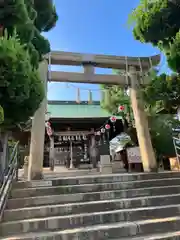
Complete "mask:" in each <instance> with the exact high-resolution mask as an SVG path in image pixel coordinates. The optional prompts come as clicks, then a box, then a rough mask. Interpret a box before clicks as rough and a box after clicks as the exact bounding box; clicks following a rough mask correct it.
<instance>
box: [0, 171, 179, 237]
mask: <svg viewBox="0 0 180 240" xmlns="http://www.w3.org/2000/svg"><path fill="white" fill-rule="evenodd" d="M0 237H1V239H4V240H5V239H6V240H20V239H21V240H22V239H23V240H32V239H33V240H35V239H36V240H37V239H39V240H78V239H79V240H106V239H110V240H113V239H117V240H120V239H124V240H130V239H131V240H143V239H145V240H155V239H180V173H170V172H164V173H158V174H155V173H150V174H113V175H95V176H92V175H89V176H79V177H69V178H61V179H58V178H56V179H52V180H44V181H34V182H19V183H16V184H14V186H13V189H12V191H11V196H10V199H9V200H8V203H7V208H6V210H5V212H4V216H3V222H2V223H1V225H0Z"/></svg>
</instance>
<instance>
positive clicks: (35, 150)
mask: <svg viewBox="0 0 180 240" xmlns="http://www.w3.org/2000/svg"><path fill="white" fill-rule="evenodd" d="M47 72H48V64H47V62H45V61H44V62H41V63H40V66H39V73H40V76H41V79H42V81H43V82H44V86H45V98H44V100H43V101H42V103H41V105H40V107H39V109H38V110H37V111H36V112H35V115H34V117H33V119H32V128H31V143H30V154H29V165H28V181H30V180H39V179H42V177H43V175H42V171H43V159H44V136H45V114H46V108H47Z"/></svg>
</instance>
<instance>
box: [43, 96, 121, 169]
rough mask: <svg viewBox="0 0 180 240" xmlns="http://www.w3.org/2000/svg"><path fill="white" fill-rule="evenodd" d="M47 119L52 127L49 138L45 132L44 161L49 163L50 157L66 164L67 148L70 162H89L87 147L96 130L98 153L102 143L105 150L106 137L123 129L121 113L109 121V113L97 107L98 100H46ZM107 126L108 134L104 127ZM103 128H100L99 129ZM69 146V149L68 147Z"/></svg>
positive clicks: (100, 152) (110, 136)
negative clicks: (89, 101) (113, 120)
mask: <svg viewBox="0 0 180 240" xmlns="http://www.w3.org/2000/svg"><path fill="white" fill-rule="evenodd" d="M47 114H48V116H49V117H48V122H49V123H50V126H51V129H52V136H51V140H50V139H49V136H48V135H47V132H46V136H45V151H44V152H45V153H44V154H45V155H44V165H45V166H46V167H47V166H49V165H50V161H51V160H50V159H51V158H53V161H54V166H60V165H67V158H68V154H70V152H71V155H73V156H71V158H72V157H73V164H74V166H75V167H78V166H79V165H80V164H83V163H90V156H89V154H90V153H89V151H90V149H91V147H92V144H93V138H94V136H95V135H96V132H97V133H98V132H100V131H101V134H100V135H101V136H100V137H99V138H96V144H95V145H96V146H98V148H99V149H101V150H100V151H99V154H103V153H102V151H103V150H102V147H101V146H104V149H105V151H106V153H104V154H109V152H108V149H109V147H108V144H109V140H111V139H112V138H114V137H115V136H116V135H117V134H119V133H121V132H122V131H123V123H122V119H121V117H116V121H115V122H114V123H112V121H111V120H110V118H111V114H109V113H108V112H107V111H105V110H104V109H102V108H101V105H100V102H99V101H93V102H92V103H91V104H88V102H87V101H82V102H80V103H77V102H76V101H48V106H47ZM106 126H109V130H108V134H107V133H105V127H106ZM102 129H103V131H104V132H103V131H102ZM70 148H71V149H70ZM67 167H69V166H67Z"/></svg>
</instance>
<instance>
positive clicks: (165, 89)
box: [101, 71, 180, 159]
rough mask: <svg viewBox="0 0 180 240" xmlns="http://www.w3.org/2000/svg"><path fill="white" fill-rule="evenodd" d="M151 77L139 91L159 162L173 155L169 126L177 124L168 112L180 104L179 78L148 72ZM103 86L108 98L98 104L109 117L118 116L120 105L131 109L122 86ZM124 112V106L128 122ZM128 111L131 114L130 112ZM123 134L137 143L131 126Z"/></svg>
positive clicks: (173, 110) (172, 111)
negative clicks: (109, 113)
mask: <svg viewBox="0 0 180 240" xmlns="http://www.w3.org/2000/svg"><path fill="white" fill-rule="evenodd" d="M150 78H152V81H150V83H149V84H148V85H147V86H145V87H144V88H142V97H143V99H144V103H145V111H146V112H147V115H148V120H149V127H150V133H151V139H152V144H153V147H154V149H155V151H156V154H157V156H158V159H159V158H160V157H162V156H167V157H170V156H174V154H175V152H174V146H173V142H172V127H175V126H176V125H177V122H176V121H175V120H174V119H173V115H171V113H174V112H176V110H177V107H178V106H179V104H180V98H179V96H180V92H179V91H180V90H179V89H180V87H179V88H176V87H177V84H179V79H178V76H177V75H172V76H168V77H167V76H166V75H165V74H162V75H160V76H158V75H157V72H156V71H152V72H151V74H150ZM177 81H178V82H177ZM102 87H103V89H105V90H106V91H108V93H107V95H108V97H107V98H104V99H102V102H101V106H102V107H103V108H105V109H106V110H108V111H109V112H111V113H112V114H118V106H119V105H124V106H128V107H129V108H130V109H131V103H130V98H129V97H128V95H127V94H126V93H125V91H124V89H123V88H122V87H120V86H111V87H106V86H102ZM126 109H127V107H125V112H124V113H123V117H124V118H126V120H127V121H128V120H129V118H128V117H127V111H126ZM130 112H132V109H131V110H130ZM162 113H163V114H162ZM164 113H165V114H164ZM131 116H132V115H131ZM125 131H126V132H127V133H128V134H129V135H130V136H131V138H132V140H133V141H134V142H136V141H137V137H136V131H135V128H134V127H132V126H131V125H130V127H129V128H128V129H125Z"/></svg>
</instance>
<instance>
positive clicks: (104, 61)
mask: <svg viewBox="0 0 180 240" xmlns="http://www.w3.org/2000/svg"><path fill="white" fill-rule="evenodd" d="M46 59H50V64H52V65H70V66H81V65H85V64H89V65H92V66H95V67H100V68H112V69H126V66H127V64H128V66H134V67H136V68H137V70H139V69H140V67H142V68H143V70H148V69H149V68H151V67H152V66H156V65H158V64H159V62H160V59H161V57H160V55H154V56H149V57H126V56H113V55H100V54H83V53H74V52H63V51H52V52H51V53H50V54H48V55H46ZM140 65H141V66H140Z"/></svg>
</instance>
